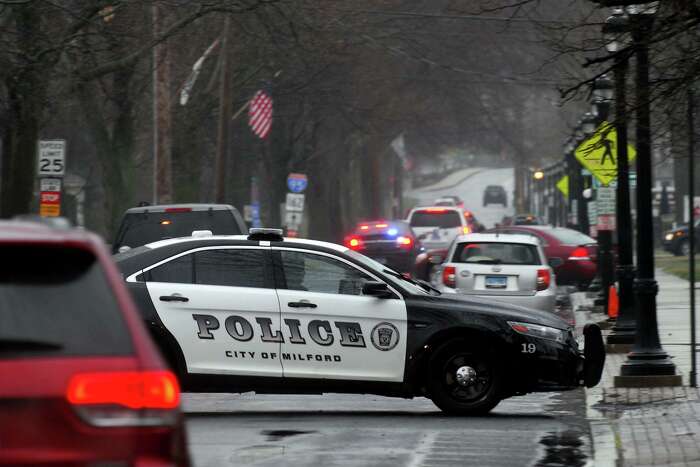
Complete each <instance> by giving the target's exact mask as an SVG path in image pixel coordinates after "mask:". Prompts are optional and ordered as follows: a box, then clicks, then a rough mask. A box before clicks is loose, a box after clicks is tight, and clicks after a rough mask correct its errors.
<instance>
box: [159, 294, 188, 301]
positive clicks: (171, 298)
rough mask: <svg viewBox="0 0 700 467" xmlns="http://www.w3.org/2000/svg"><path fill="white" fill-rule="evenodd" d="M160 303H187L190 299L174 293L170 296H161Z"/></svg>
mask: <svg viewBox="0 0 700 467" xmlns="http://www.w3.org/2000/svg"><path fill="white" fill-rule="evenodd" d="M160 301H161V302H189V301H190V299H189V298H187V297H183V296H182V295H180V294H176V293H174V294H172V295H161V296H160Z"/></svg>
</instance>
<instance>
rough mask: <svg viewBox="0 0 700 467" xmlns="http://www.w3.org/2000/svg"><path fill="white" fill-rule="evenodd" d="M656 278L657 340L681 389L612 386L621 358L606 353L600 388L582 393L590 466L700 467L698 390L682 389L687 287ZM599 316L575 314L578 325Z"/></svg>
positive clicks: (687, 335)
mask: <svg viewBox="0 0 700 467" xmlns="http://www.w3.org/2000/svg"><path fill="white" fill-rule="evenodd" d="M656 279H657V281H658V283H659V295H658V297H657V310H658V312H657V313H658V321H659V337H660V338H661V344H662V346H663V347H664V350H665V351H666V352H667V353H668V354H669V355H670V356H671V357H672V359H673V362H674V363H675V364H676V366H677V371H678V372H679V374H681V375H682V376H683V384H684V386H682V387H676V388H670V387H667V388H620V389H618V388H615V387H614V384H613V380H614V376H615V375H618V374H619V372H620V365H621V364H622V363H624V361H625V360H626V354H607V357H606V363H605V369H604V372H603V378H602V380H601V382H600V384H599V385H598V386H596V387H595V388H592V389H588V390H587V391H586V405H587V415H588V418H589V420H590V423H591V432H592V436H593V449H594V457H595V465H596V466H648V465H664V466H674V467H675V466H700V391H698V389H697V388H690V387H688V381H689V380H688V375H689V372H690V346H689V343H690V311H689V308H690V307H689V301H690V299H689V283H688V281H685V280H683V279H679V278H677V277H676V276H672V275H670V274H667V273H665V272H663V271H661V270H657V271H656ZM699 317H700V315H699ZM601 318H603V315H601V314H597V313H590V312H588V311H582V310H581V311H577V321H578V322H581V321H587V322H590V321H599V320H600V319H601ZM605 333H607V331H604V334H605Z"/></svg>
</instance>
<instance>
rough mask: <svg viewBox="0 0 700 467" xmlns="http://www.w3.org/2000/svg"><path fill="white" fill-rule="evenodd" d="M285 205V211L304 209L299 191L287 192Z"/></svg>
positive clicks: (302, 197) (300, 210) (302, 196)
mask: <svg viewBox="0 0 700 467" xmlns="http://www.w3.org/2000/svg"><path fill="white" fill-rule="evenodd" d="M285 207H286V208H287V212H290V211H297V212H302V211H304V195H303V194H301V193H287V203H286V206H285Z"/></svg>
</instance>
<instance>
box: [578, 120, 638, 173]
mask: <svg viewBox="0 0 700 467" xmlns="http://www.w3.org/2000/svg"><path fill="white" fill-rule="evenodd" d="M574 155H575V156H576V159H577V160H578V161H579V162H580V163H581V165H582V166H584V167H585V168H586V169H588V170H589V171H590V172H591V173H592V174H593V175H594V176H595V177H596V178H597V179H598V180H599V181H600V183H602V184H603V185H604V186H608V184H609V183H610V182H611V181H613V180H616V179H617V131H616V130H615V127H613V126H612V125H611V124H610V123H608V122H603V123H601V124H600V126H599V127H598V129H597V130H596V132H595V133H594V134H593V136H591V137H590V138H588V139H587V140H585V141H584V142H583V143H581V144H580V145H579V147H577V148H576V151H575V152H574ZM635 157H637V151H635V149H634V147H633V146H632V145H630V144H628V145H627V160H628V161H629V162H632V161H633V160H634V159H635Z"/></svg>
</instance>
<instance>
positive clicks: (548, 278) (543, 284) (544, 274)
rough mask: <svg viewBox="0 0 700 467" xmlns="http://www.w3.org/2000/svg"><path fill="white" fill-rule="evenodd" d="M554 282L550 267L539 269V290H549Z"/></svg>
mask: <svg viewBox="0 0 700 467" xmlns="http://www.w3.org/2000/svg"><path fill="white" fill-rule="evenodd" d="M551 283H552V273H551V272H550V271H549V269H538V270H537V290H547V289H548V288H549V285H550V284H551Z"/></svg>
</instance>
